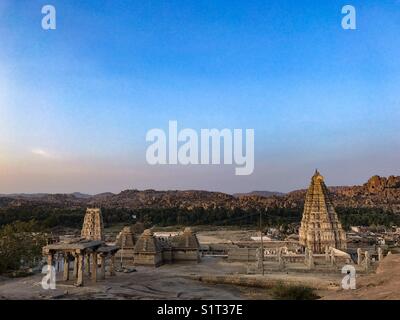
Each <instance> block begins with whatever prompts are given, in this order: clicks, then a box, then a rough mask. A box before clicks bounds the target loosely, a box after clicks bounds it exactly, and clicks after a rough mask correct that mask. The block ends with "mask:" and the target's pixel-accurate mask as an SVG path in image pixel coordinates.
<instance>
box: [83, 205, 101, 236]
mask: <svg viewBox="0 0 400 320" xmlns="http://www.w3.org/2000/svg"><path fill="white" fill-rule="evenodd" d="M103 230H104V227H103V216H102V215H101V210H100V208H87V209H86V214H85V219H84V221H83V226H82V231H81V237H82V238H84V239H87V240H100V241H104V232H103Z"/></svg>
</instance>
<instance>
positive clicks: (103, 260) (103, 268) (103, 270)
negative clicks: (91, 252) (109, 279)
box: [100, 255, 106, 280]
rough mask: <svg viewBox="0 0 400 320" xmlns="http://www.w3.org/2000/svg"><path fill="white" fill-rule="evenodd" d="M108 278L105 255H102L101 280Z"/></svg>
mask: <svg viewBox="0 0 400 320" xmlns="http://www.w3.org/2000/svg"><path fill="white" fill-rule="evenodd" d="M105 278H106V258H105V256H104V255H100V279H102V280H104V279H105Z"/></svg>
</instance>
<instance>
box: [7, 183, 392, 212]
mask: <svg viewBox="0 0 400 320" xmlns="http://www.w3.org/2000/svg"><path fill="white" fill-rule="evenodd" d="M307 182H308V181H307ZM329 191H330V193H331V199H332V201H333V203H334V205H335V206H337V207H348V208H380V209H384V210H391V211H393V212H396V213H400V177H395V176H390V177H388V178H385V177H379V176H373V177H371V178H370V179H369V180H368V182H366V183H365V184H363V185H360V186H339V187H329ZM305 194H306V190H296V191H292V192H289V193H287V194H282V193H280V192H270V191H254V192H250V193H246V194H235V195H229V194H226V193H222V192H209V191H199V190H187V191H178V190H169V191H156V190H143V191H140V190H125V191H122V192H120V193H118V194H114V193H102V194H97V195H86V194H81V193H79V192H75V193H72V194H32V195H27V194H14V195H0V207H2V208H7V207H20V206H46V207H52V208H72V209H73V208H84V207H87V206H102V207H104V208H126V209H143V208H148V209H151V208H182V209H187V210H192V209H195V208H203V209H209V208H211V209H215V208H225V209H230V210H234V209H235V208H240V209H243V210H246V211H251V210H253V209H255V210H259V209H261V210H264V209H265V208H299V209H301V208H302V207H303V204H304V197H305Z"/></svg>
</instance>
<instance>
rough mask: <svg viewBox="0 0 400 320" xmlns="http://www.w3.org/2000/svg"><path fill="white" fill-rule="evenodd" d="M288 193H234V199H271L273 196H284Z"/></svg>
mask: <svg viewBox="0 0 400 320" xmlns="http://www.w3.org/2000/svg"><path fill="white" fill-rule="evenodd" d="M285 194H286V193H283V192H278V191H251V192H247V193H234V194H233V196H234V197H241V196H260V197H271V196H284V195H285Z"/></svg>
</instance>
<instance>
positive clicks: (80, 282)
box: [75, 253, 85, 287]
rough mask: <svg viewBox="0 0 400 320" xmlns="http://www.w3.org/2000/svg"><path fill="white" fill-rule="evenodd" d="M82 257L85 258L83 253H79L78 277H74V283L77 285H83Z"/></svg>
mask: <svg viewBox="0 0 400 320" xmlns="http://www.w3.org/2000/svg"><path fill="white" fill-rule="evenodd" d="M84 258H85V255H84V254H82V253H80V254H79V255H78V278H77V279H76V284H75V285H76V286H77V287H81V286H83V267H84Z"/></svg>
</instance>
